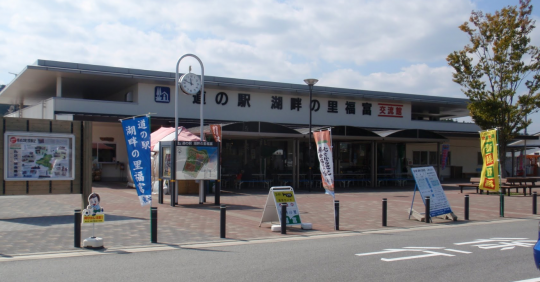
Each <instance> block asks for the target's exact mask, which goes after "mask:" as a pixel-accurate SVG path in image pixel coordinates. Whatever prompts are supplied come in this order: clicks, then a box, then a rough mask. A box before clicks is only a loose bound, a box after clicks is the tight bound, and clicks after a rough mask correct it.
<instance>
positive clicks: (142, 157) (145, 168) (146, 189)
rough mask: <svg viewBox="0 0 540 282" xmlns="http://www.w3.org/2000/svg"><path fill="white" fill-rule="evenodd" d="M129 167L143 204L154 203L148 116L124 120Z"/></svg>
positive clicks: (123, 126)
mask: <svg viewBox="0 0 540 282" xmlns="http://www.w3.org/2000/svg"><path fill="white" fill-rule="evenodd" d="M122 128H123V129H124V137H125V139H126V148H127V153H128V159H129V169H130V172H131V176H132V177H133V182H134V184H135V189H136V190H137V195H139V201H140V202H141V206H145V205H148V204H150V205H151V204H152V178H151V161H150V122H149V118H148V116H142V117H134V118H129V119H124V120H122Z"/></svg>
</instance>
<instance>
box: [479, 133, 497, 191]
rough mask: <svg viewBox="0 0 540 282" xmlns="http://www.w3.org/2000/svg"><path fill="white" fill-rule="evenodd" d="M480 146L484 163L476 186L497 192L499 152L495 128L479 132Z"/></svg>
mask: <svg viewBox="0 0 540 282" xmlns="http://www.w3.org/2000/svg"><path fill="white" fill-rule="evenodd" d="M480 148H481V150H482V159H483V160H484V165H483V166H482V175H481V176H480V185H479V187H478V188H480V189H483V190H487V191H490V192H497V191H499V152H498V143H497V130H496V129H493V130H486V131H481V132H480Z"/></svg>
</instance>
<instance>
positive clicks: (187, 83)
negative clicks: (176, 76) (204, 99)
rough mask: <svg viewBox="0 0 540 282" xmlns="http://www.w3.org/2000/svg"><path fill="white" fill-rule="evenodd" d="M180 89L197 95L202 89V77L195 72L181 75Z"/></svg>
mask: <svg viewBox="0 0 540 282" xmlns="http://www.w3.org/2000/svg"><path fill="white" fill-rule="evenodd" d="M179 83H180V89H182V91H183V92H184V93H186V94H188V95H195V94H197V92H199V91H200V90H201V86H202V84H201V77H200V76H198V75H196V74H194V73H191V72H190V73H186V74H184V75H182V77H180V81H179Z"/></svg>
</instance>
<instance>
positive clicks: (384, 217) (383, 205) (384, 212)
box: [382, 198, 388, 226]
mask: <svg viewBox="0 0 540 282" xmlns="http://www.w3.org/2000/svg"><path fill="white" fill-rule="evenodd" d="M387 208H388V204H387V200H386V198H383V199H382V226H386V215H387V211H386V210H387Z"/></svg>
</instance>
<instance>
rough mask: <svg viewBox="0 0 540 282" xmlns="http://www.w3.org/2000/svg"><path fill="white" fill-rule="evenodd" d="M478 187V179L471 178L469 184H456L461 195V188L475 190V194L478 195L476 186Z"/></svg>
mask: <svg viewBox="0 0 540 282" xmlns="http://www.w3.org/2000/svg"><path fill="white" fill-rule="evenodd" d="M479 185H480V177H471V179H470V184H469V183H466V184H458V186H459V189H460V191H461V193H462V194H463V188H476V193H478V190H479V189H478V186H479ZM488 193H489V192H488Z"/></svg>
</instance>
